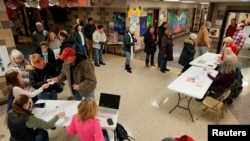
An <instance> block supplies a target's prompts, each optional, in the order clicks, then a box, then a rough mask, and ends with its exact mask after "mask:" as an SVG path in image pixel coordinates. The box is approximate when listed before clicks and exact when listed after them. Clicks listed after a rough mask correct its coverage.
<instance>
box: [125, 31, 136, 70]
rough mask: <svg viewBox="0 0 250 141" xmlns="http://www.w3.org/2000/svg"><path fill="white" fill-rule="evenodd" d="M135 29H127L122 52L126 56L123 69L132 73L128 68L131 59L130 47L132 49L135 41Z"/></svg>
mask: <svg viewBox="0 0 250 141" xmlns="http://www.w3.org/2000/svg"><path fill="white" fill-rule="evenodd" d="M135 31H136V29H135V27H133V26H130V27H129V30H128V31H126V33H125V36H124V40H123V41H124V43H123V50H124V52H125V56H126V62H125V69H126V70H127V72H129V73H132V71H131V68H130V59H131V47H134V45H135V42H137V41H136V39H135V38H134V37H133V35H134V33H135Z"/></svg>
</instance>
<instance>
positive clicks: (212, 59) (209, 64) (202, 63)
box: [189, 52, 221, 69]
mask: <svg viewBox="0 0 250 141" xmlns="http://www.w3.org/2000/svg"><path fill="white" fill-rule="evenodd" d="M220 56H221V54H216V53H210V52H207V53H205V54H202V55H201V56H199V57H197V58H195V59H194V60H193V61H191V62H190V63H189V64H190V65H192V66H198V67H203V68H211V69H215V68H216V67H217V65H218V64H219V57H220Z"/></svg>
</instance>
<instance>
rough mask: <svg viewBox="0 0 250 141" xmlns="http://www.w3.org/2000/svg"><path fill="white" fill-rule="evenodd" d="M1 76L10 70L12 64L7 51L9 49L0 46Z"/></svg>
mask: <svg viewBox="0 0 250 141" xmlns="http://www.w3.org/2000/svg"><path fill="white" fill-rule="evenodd" d="M0 50H1V51H0V76H3V75H4V74H5V72H6V70H7V68H8V64H9V63H10V57H9V54H8V51H7V47H6V46H5V45H4V46H0Z"/></svg>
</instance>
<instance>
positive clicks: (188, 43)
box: [178, 33, 197, 75]
mask: <svg viewBox="0 0 250 141" xmlns="http://www.w3.org/2000/svg"><path fill="white" fill-rule="evenodd" d="M196 38H197V35H196V34H194V33H191V34H190V35H189V38H187V39H184V46H183V49H182V52H181V55H180V59H179V62H178V63H179V64H181V65H182V66H184V67H183V69H182V70H181V73H183V72H185V71H186V70H187V69H188V68H189V67H190V64H189V62H191V61H192V60H193V59H194V55H195V52H196V51H195V41H194V40H195V39H196ZM181 73H180V74H181ZM180 74H179V75H180Z"/></svg>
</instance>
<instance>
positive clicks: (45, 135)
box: [35, 129, 49, 141]
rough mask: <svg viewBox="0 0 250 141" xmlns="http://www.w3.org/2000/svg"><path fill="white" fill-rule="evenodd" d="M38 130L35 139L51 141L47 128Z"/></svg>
mask: <svg viewBox="0 0 250 141" xmlns="http://www.w3.org/2000/svg"><path fill="white" fill-rule="evenodd" d="M37 130H38V132H37V134H36V136H35V141H49V134H48V132H47V130H43V129H37Z"/></svg>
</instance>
